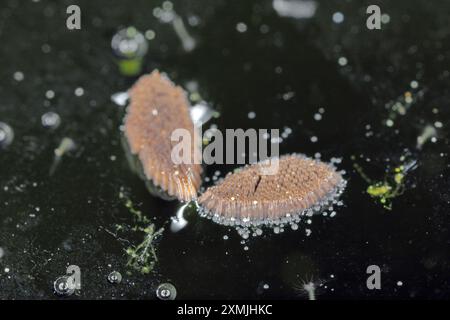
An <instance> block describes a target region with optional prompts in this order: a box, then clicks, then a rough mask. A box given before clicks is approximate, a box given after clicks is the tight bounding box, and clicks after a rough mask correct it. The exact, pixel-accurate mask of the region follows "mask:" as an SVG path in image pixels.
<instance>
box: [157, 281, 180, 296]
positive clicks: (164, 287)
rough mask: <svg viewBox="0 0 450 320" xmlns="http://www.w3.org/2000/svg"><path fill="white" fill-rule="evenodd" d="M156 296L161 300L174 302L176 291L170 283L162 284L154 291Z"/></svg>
mask: <svg viewBox="0 0 450 320" xmlns="http://www.w3.org/2000/svg"><path fill="white" fill-rule="evenodd" d="M156 296H157V297H158V298H159V299H161V300H175V298H176V297H177V289H175V287H174V285H173V284H171V283H163V284H160V285H159V286H158V288H157V289H156Z"/></svg>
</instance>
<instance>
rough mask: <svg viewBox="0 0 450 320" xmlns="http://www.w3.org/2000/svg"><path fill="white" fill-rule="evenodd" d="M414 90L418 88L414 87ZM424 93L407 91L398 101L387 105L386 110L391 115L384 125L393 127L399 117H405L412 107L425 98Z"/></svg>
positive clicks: (423, 91) (422, 91) (421, 91)
mask: <svg viewBox="0 0 450 320" xmlns="http://www.w3.org/2000/svg"><path fill="white" fill-rule="evenodd" d="M413 86H414V84H413ZM413 86H412V87H413ZM417 86H418V85H417ZM414 88H417V87H416V86H414ZM424 93H425V90H419V91H417V90H415V91H413V92H411V91H405V93H403V94H402V95H401V96H399V97H397V99H395V100H393V101H391V102H389V103H387V104H386V106H385V108H386V109H387V110H389V114H388V117H387V119H385V120H384V125H386V126H387V127H393V126H394V124H395V120H396V119H397V116H399V115H400V116H404V115H405V114H406V113H407V112H408V110H409V109H410V108H411V106H412V105H413V104H414V103H416V102H417V101H418V100H419V99H420V98H422V97H423V94H424Z"/></svg>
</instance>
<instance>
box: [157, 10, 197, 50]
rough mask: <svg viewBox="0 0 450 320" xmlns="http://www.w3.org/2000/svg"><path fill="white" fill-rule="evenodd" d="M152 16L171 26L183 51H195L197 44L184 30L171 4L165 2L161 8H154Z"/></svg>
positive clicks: (184, 27) (182, 22) (182, 23)
mask: <svg viewBox="0 0 450 320" xmlns="http://www.w3.org/2000/svg"><path fill="white" fill-rule="evenodd" d="M153 15H154V16H155V17H156V18H158V19H159V21H160V22H162V23H171V24H172V27H173V30H174V31H175V33H176V35H177V36H178V38H179V39H180V41H181V45H182V46H183V49H184V51H186V52H190V51H192V50H194V49H195V47H196V45H197V43H196V41H195V39H194V38H193V37H192V36H191V35H190V34H189V32H188V30H187V29H186V26H185V24H184V21H183V19H182V18H181V17H180V16H179V15H178V14H177V13H176V12H175V10H174V9H173V4H172V2H170V1H165V2H164V3H163V5H162V7H156V8H155V9H154V10H153Z"/></svg>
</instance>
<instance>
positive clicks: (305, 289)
mask: <svg viewBox="0 0 450 320" xmlns="http://www.w3.org/2000/svg"><path fill="white" fill-rule="evenodd" d="M322 288H323V282H322V281H321V280H317V281H315V280H313V279H312V278H311V279H310V280H308V281H305V280H300V281H299V283H298V284H295V285H294V290H295V291H297V292H298V293H299V295H301V296H306V297H307V298H308V300H317V291H318V289H322Z"/></svg>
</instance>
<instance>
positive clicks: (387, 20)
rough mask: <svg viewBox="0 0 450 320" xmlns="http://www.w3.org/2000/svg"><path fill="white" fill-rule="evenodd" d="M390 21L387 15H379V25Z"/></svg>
mask: <svg viewBox="0 0 450 320" xmlns="http://www.w3.org/2000/svg"><path fill="white" fill-rule="evenodd" d="M389 21H391V17H390V16H389V15H388V14H387V13H383V14H382V15H381V23H384V24H387V23H389Z"/></svg>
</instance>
